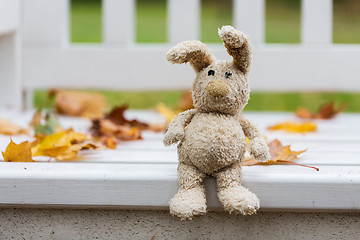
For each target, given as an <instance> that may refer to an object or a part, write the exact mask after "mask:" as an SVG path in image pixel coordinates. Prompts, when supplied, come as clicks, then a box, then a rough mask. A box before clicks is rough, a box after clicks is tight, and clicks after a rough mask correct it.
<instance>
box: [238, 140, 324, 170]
mask: <svg viewBox="0 0 360 240" xmlns="http://www.w3.org/2000/svg"><path fill="white" fill-rule="evenodd" d="M268 147H269V151H270V155H271V159H270V160H269V161H267V162H259V161H257V160H255V159H254V157H252V156H250V157H247V158H245V160H244V162H243V166H253V165H279V164H295V165H299V166H302V167H309V168H313V169H315V170H317V171H319V169H318V168H315V167H311V166H306V165H301V164H297V163H295V162H293V161H294V160H296V159H299V157H298V155H299V154H301V153H303V152H305V151H306V150H302V151H292V150H291V149H290V145H287V146H283V145H282V144H281V142H280V141H279V140H278V139H275V140H273V141H271V142H270V143H268Z"/></svg>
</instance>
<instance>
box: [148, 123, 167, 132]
mask: <svg viewBox="0 0 360 240" xmlns="http://www.w3.org/2000/svg"><path fill="white" fill-rule="evenodd" d="M167 128H168V124H167V123H163V124H161V123H150V124H149V128H148V130H150V131H152V132H165V131H166V130H167Z"/></svg>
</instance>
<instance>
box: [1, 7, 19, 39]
mask: <svg viewBox="0 0 360 240" xmlns="http://www.w3.org/2000/svg"><path fill="white" fill-rule="evenodd" d="M0 6H1V7H0V36H1V35H3V34H8V33H10V32H14V31H16V30H17V29H18V27H19V1H18V0H0Z"/></svg>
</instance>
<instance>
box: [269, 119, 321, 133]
mask: <svg viewBox="0 0 360 240" xmlns="http://www.w3.org/2000/svg"><path fill="white" fill-rule="evenodd" d="M267 129H268V130H273V131H278V130H283V131H285V132H291V133H307V132H315V131H316V130H317V126H316V124H314V123H312V122H301V123H298V122H291V121H287V122H283V123H279V124H275V125H273V126H269V127H268V128H267Z"/></svg>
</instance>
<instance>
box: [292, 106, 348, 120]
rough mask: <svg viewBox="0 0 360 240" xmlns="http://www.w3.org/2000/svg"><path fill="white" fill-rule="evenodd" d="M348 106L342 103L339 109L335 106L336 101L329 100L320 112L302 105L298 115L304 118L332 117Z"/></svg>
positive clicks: (321, 107)
mask: <svg viewBox="0 0 360 240" xmlns="http://www.w3.org/2000/svg"><path fill="white" fill-rule="evenodd" d="M346 107H347V104H346V103H342V104H341V105H340V106H339V107H338V108H337V109H336V108H335V103H334V102H329V103H327V104H324V105H322V106H320V108H319V110H318V112H316V113H315V112H312V111H310V110H309V109H307V108H304V107H300V108H299V109H298V110H297V112H296V116H297V117H299V118H303V119H331V118H334V117H335V116H336V115H337V114H339V113H341V112H343V111H344V110H345V109H346Z"/></svg>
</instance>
